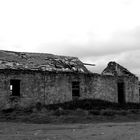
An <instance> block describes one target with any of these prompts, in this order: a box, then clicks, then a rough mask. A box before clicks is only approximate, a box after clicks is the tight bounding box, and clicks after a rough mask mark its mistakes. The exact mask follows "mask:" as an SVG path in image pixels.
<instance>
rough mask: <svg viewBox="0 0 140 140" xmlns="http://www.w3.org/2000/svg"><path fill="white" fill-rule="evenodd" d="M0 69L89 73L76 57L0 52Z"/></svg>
mask: <svg viewBox="0 0 140 140" xmlns="http://www.w3.org/2000/svg"><path fill="white" fill-rule="evenodd" d="M0 69H19V70H20V69H22V70H41V71H63V72H83V73H87V72H89V71H88V70H87V68H86V67H85V66H84V64H83V63H82V62H81V61H80V60H79V59H78V58H77V57H69V56H58V55H53V54H47V53H24V52H13V51H3V50H0Z"/></svg>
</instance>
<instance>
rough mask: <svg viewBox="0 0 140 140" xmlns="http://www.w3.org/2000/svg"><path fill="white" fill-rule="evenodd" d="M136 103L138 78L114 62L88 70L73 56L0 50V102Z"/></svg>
mask: <svg viewBox="0 0 140 140" xmlns="http://www.w3.org/2000/svg"><path fill="white" fill-rule="evenodd" d="M85 98H92V99H102V100H107V101H111V102H119V103H125V102H139V85H138V78H137V77H136V76H135V75H134V74H132V73H131V72H129V71H128V70H127V69H125V68H123V67H122V66H120V65H119V64H117V63H115V62H110V63H109V64H108V66H107V68H106V69H105V70H104V71H103V72H102V74H96V73H91V72H90V71H89V70H88V69H87V68H86V67H85V66H84V64H83V63H82V62H81V61H80V60H79V59H78V58H76V57H68V56H67V57H66V56H58V55H53V54H45V53H44V54H43V53H21V52H11V51H0V104H1V106H2V107H3V106H5V105H7V104H9V105H10V104H11V102H13V100H14V99H16V101H17V103H18V104H20V105H21V106H28V105H30V104H32V103H36V102H40V103H43V104H53V103H60V102H66V101H70V100H74V99H85Z"/></svg>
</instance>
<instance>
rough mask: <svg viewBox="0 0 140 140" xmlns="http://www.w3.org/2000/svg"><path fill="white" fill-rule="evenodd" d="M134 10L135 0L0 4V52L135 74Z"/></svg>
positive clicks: (139, 22) (138, 31)
mask: <svg viewBox="0 0 140 140" xmlns="http://www.w3.org/2000/svg"><path fill="white" fill-rule="evenodd" d="M139 7H140V1H139V0H70V1H69V0H59V1H58V0H51V1H50V0H24V1H19V0H12V1H11V0H4V1H2V0H1V1H0V49H6V50H13V51H31V52H46V53H55V54H62V55H72V56H78V57H80V58H81V59H82V60H84V61H90V62H91V63H97V64H99V68H101V67H103V66H104V65H105V63H107V61H109V60H118V61H119V62H120V63H121V62H123V64H124V65H125V64H127V65H128V66H129V67H130V69H132V70H133V71H134V72H135V71H137V72H138V69H139V68H138V65H139V64H138V63H136V64H135V62H134V61H135V59H136V60H137V61H138V59H139V54H138V53H136V52H137V51H136V50H139V46H140V41H139V38H140V28H139V27H140V18H139V13H140V8H139ZM128 52H129V53H128ZM131 52H133V53H131ZM132 54H133V56H132ZM135 54H137V57H136V56H135ZM130 56H131V57H132V58H133V59H132V58H131V59H132V60H131V61H132V63H133V64H132V65H134V64H135V65H134V66H133V68H132V67H131V66H130V65H129V64H128V63H127V59H128V58H129V57H130ZM127 57H128V58H127ZM126 58H127V59H126ZM99 68H98V70H99Z"/></svg>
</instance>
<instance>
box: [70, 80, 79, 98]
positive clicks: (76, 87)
mask: <svg viewBox="0 0 140 140" xmlns="http://www.w3.org/2000/svg"><path fill="white" fill-rule="evenodd" d="M79 97H80V82H77V81H75V82H72V99H74V100H75V99H78V98H79Z"/></svg>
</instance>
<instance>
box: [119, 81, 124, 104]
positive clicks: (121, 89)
mask: <svg viewBox="0 0 140 140" xmlns="http://www.w3.org/2000/svg"><path fill="white" fill-rule="evenodd" d="M118 103H119V104H124V103H125V87H124V82H118Z"/></svg>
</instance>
